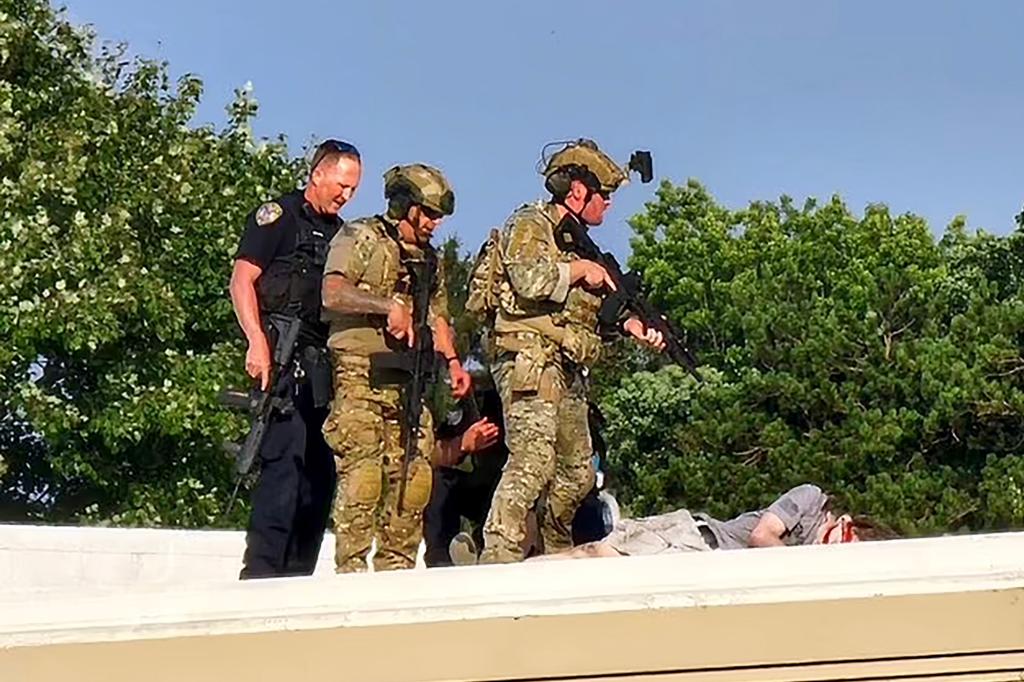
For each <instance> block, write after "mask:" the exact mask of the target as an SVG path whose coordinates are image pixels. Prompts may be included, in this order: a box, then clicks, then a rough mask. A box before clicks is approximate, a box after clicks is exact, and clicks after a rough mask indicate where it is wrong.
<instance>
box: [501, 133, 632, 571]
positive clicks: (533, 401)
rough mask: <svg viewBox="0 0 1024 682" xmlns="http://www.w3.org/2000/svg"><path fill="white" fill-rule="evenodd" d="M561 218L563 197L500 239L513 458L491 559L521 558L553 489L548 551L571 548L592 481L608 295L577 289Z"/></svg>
mask: <svg viewBox="0 0 1024 682" xmlns="http://www.w3.org/2000/svg"><path fill="white" fill-rule="evenodd" d="M591 144H592V143H591ZM594 149H596V147H595V148H594ZM589 150H590V148H589V147H587V148H586V149H583V150H580V149H579V148H575V147H570V148H569V150H568V151H567V152H562V154H563V155H565V154H567V153H568V156H569V160H570V162H574V163H575V162H577V161H578V160H579V158H582V159H583V160H584V161H590V160H591V159H592V155H591V154H590V151H589ZM596 153H597V154H600V155H601V159H600V160H601V163H605V166H602V168H601V169H600V170H601V171H602V172H601V173H599V174H598V175H599V177H600V178H601V180H602V186H603V188H605V189H606V190H607V191H614V189H615V188H617V187H618V185H619V184H621V183H622V182H623V181H624V180H625V175H624V174H623V173H622V171H621V170H620V169H618V168H617V167H615V166H614V164H613V162H611V161H610V160H609V159H607V157H605V156H604V155H603V154H601V153H600V152H596ZM576 155H580V157H577V156H576ZM563 158H564V157H563ZM553 161H554V159H553ZM552 168H553V166H552V165H549V170H550V169H552ZM560 220H561V218H560V216H559V212H558V208H557V206H556V205H555V204H551V203H547V204H544V203H538V204H533V205H527V206H523V207H521V208H520V209H519V210H517V211H516V212H515V213H514V214H513V215H512V216H511V217H510V218H509V220H508V221H507V222H506V224H505V227H504V228H503V230H502V231H501V234H500V237H499V239H498V240H497V249H498V253H499V255H500V261H501V267H502V273H503V274H502V275H501V279H500V281H499V283H498V288H497V292H496V298H497V306H496V308H497V310H496V311H495V314H494V317H493V321H492V332H493V338H492V339H491V343H492V344H493V345H492V352H493V354H494V359H493V362H492V365H491V372H492V374H493V376H494V380H495V384H496V385H497V387H498V390H499V392H500V394H501V399H502V405H503V410H504V415H505V442H506V444H507V445H508V450H509V458H508V462H507V463H506V465H505V469H504V471H503V472H502V478H501V482H500V483H499V484H498V487H497V490H496V491H495V494H494V499H493V501H492V503H491V510H490V513H489V515H488V517H487V521H486V523H485V525H484V545H485V547H484V552H483V554H482V555H481V560H482V561H484V562H489V563H493V562H505V561H518V560H520V559H522V549H521V546H522V541H523V539H524V538H525V536H526V523H527V515H528V512H529V510H530V509H531V508H532V507H533V505H534V503H535V502H536V501H537V499H538V498H539V497H540V495H541V494H542V493H543V492H544V491H545V490H546V491H547V503H546V510H545V512H544V514H543V515H542V518H541V521H540V532H541V535H542V537H543V539H544V545H545V551H546V552H557V551H560V550H563V549H566V548H568V547H569V546H570V545H571V544H572V536H571V530H570V529H571V524H572V519H573V516H574V514H575V513H576V509H577V508H578V507H579V504H580V502H581V501H582V500H583V498H584V497H585V496H586V494H587V492H588V491H589V490H590V489H591V488H592V487H593V485H594V477H595V473H594V471H593V467H592V465H591V455H592V450H593V448H592V446H591V439H590V430H589V427H588V422H587V415H588V407H587V373H588V369H589V367H591V366H593V364H594V363H595V362H596V361H597V360H598V359H599V357H600V354H601V348H602V343H601V338H600V336H599V335H598V333H597V327H598V312H599V310H600V307H601V303H602V300H603V299H602V297H601V296H599V295H595V294H593V293H590V292H588V291H587V290H585V289H583V288H582V287H579V286H570V272H569V270H570V265H569V264H570V263H571V262H572V261H573V260H576V259H577V256H576V255H575V254H573V253H569V252H566V251H563V250H562V249H560V248H559V247H558V245H557V243H556V242H555V230H556V228H557V227H558V224H559V222H560Z"/></svg>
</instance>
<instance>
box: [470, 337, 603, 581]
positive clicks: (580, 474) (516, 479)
mask: <svg viewBox="0 0 1024 682" xmlns="http://www.w3.org/2000/svg"><path fill="white" fill-rule="evenodd" d="M524 354H525V355H524ZM491 372H492V374H493V376H494V381H495V384H496V385H497V387H498V391H499V392H500V394H501V401H502V406H503V410H504V415H505V443H506V444H507V445H508V450H509V455H508V462H507V463H506V464H505V468H504V470H503V471H502V475H501V481H500V482H499V483H498V487H497V489H496V490H495V492H494V499H493V500H492V502H491V509H490V512H489V514H488V516H487V521H486V523H485V524H484V552H483V554H482V555H481V561H483V562H487V563H497V562H508V561H519V560H521V559H522V558H523V550H522V542H523V540H524V539H525V537H526V523H527V515H528V513H529V511H530V509H531V508H532V507H533V505H534V503H535V502H536V501H537V499H538V497H540V495H541V493H542V492H543V491H544V490H545V489H547V509H546V511H545V513H544V514H543V516H542V518H541V520H540V523H539V525H540V532H541V535H542V536H543V538H544V551H545V552H557V551H560V550H563V549H568V548H569V547H570V546H571V545H572V534H571V527H572V519H573V516H574V515H575V513H576V509H577V508H578V507H579V504H580V502H581V501H582V500H583V498H584V497H586V494H587V492H588V491H589V490H590V489H591V488H592V487H593V485H594V470H593V466H592V464H591V455H592V447H591V442H590V429H589V426H588V423H587V400H586V381H585V379H584V377H583V376H582V374H581V373H580V372H579V371H578V370H567V369H566V368H565V367H564V366H563V364H562V362H561V360H560V358H559V357H558V356H557V355H554V356H552V354H551V353H545V352H543V351H542V350H540V349H529V348H527V349H524V350H521V351H519V352H518V353H507V352H506V353H501V354H500V355H498V357H497V358H496V359H495V362H494V363H493V364H492V366H491Z"/></svg>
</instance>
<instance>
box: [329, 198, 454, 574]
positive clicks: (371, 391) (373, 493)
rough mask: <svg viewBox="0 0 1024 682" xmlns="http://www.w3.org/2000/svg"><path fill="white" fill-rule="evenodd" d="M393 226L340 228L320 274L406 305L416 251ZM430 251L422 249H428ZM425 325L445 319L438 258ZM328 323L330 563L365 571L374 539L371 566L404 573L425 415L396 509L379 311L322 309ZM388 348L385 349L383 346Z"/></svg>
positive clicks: (427, 431)
mask: <svg viewBox="0 0 1024 682" xmlns="http://www.w3.org/2000/svg"><path fill="white" fill-rule="evenodd" d="M396 226H397V221H396V220H394V219H393V218H390V217H388V216H374V217H371V218H364V219H361V220H357V221H354V222H351V223H348V224H347V225H346V226H345V227H344V228H343V229H342V231H340V232H339V233H338V235H337V236H336V237H335V238H334V239H333V240H332V241H331V249H330V252H329V254H328V257H327V264H326V266H325V268H324V273H325V275H329V274H340V275H342V276H343V277H345V279H346V280H348V281H349V282H350V283H352V284H355V285H356V286H358V287H359V288H361V289H364V290H366V291H369V292H370V293H373V294H376V295H378V296H382V297H387V298H392V297H394V298H398V299H399V300H402V301H403V302H404V303H406V305H410V306H411V299H410V289H411V284H410V279H409V273H408V271H407V269H406V267H405V264H404V262H403V261H404V258H406V257H413V258H415V257H416V256H417V251H418V248H417V247H415V246H411V245H408V244H406V243H405V242H403V241H402V240H401V239H400V238H399V237H398V233H397V227H396ZM428 248H429V247H428ZM438 268H439V270H438V274H437V288H436V290H435V292H434V294H433V297H432V299H431V303H430V319H431V320H432V319H434V318H436V317H437V316H442V317H444V318H447V317H448V303H447V295H446V293H445V292H446V290H445V284H444V275H443V272H442V271H441V270H440V261H439V262H438ZM325 314H326V315H327V317H328V318H329V320H330V323H331V335H330V338H329V340H328V347H329V349H330V352H331V360H332V364H333V368H334V391H335V394H334V400H333V402H332V403H331V412H330V415H329V416H328V417H327V420H326V422H325V423H324V427H323V431H324V439H325V440H326V441H327V444H328V445H330V446H331V449H333V450H334V453H335V465H336V468H337V472H338V487H337V492H336V493H335V498H334V528H335V530H334V532H335V542H336V549H335V564H336V569H337V571H338V572H342V573H349V572H356V571H362V570H364V569H365V568H366V563H365V556H366V554H367V553H368V552H369V550H370V546H371V543H372V542H373V540H374V539H376V540H377V551H376V554H375V555H374V568H375V569H376V570H388V569H397V568H412V567H413V566H414V565H415V561H416V552H417V550H418V548H419V543H420V539H421V538H422V535H423V508H424V507H425V506H426V505H427V502H428V501H429V500H430V489H431V478H432V470H431V465H430V453H431V452H432V451H433V449H434V437H433V432H434V430H433V423H432V419H431V415H430V410H428V409H426V408H425V407H424V409H423V412H422V418H421V420H420V427H421V431H420V433H421V437H420V442H419V447H418V449H417V456H416V458H415V460H413V461H412V462H411V463H410V466H409V473H408V478H407V481H406V488H405V498H404V500H403V505H402V506H403V508H402V509H401V510H399V509H398V486H399V482H400V477H401V467H402V457H403V447H402V443H401V440H400V433H401V423H402V422H401V418H402V415H401V414H400V392H399V387H397V386H386V387H382V388H374V387H372V386H371V385H370V381H369V373H370V361H369V356H370V354H372V353H377V352H385V351H388V350H394V349H395V348H397V347H398V346H397V345H396V344H397V343H400V342H396V341H395V340H394V339H392V338H391V337H390V336H386V331H385V329H386V324H387V321H386V318H385V316H383V315H343V314H339V313H325ZM389 344H391V346H393V348H389Z"/></svg>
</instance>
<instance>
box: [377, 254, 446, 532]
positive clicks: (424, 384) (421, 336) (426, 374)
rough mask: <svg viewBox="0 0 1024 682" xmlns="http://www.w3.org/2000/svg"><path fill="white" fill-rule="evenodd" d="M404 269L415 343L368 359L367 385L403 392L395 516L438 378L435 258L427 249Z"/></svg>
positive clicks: (403, 494)
mask: <svg viewBox="0 0 1024 682" xmlns="http://www.w3.org/2000/svg"><path fill="white" fill-rule="evenodd" d="M405 265H406V267H407V268H408V270H409V275H410V278H411V280H412V318H413V321H412V329H413V336H414V338H415V342H414V344H413V347H412V349H410V350H405V351H396V352H384V353H373V354H371V355H370V383H371V385H372V386H374V387H379V386H386V385H394V384H400V385H402V386H403V390H402V401H401V407H402V431H401V440H402V446H403V448H404V452H403V454H402V473H401V478H400V479H399V482H398V513H399V514H401V513H402V503H403V502H404V501H405V484H406V478H408V475H409V465H410V464H411V463H412V460H413V458H415V457H416V448H417V447H418V446H419V438H420V420H421V418H422V416H423V399H424V397H425V395H426V392H427V390H428V388H429V387H430V385H432V384H433V383H434V382H435V381H436V380H437V376H438V360H437V353H436V352H435V351H434V335H433V333H432V332H431V330H430V324H429V323H428V322H427V317H428V313H429V311H430V297H431V295H432V294H433V293H434V287H435V285H436V282H435V279H436V276H437V255H436V254H435V253H434V251H433V250H432V249H430V248H426V249H424V250H423V258H422V259H408V260H406V261H405Z"/></svg>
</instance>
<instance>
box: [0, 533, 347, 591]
mask: <svg viewBox="0 0 1024 682" xmlns="http://www.w3.org/2000/svg"><path fill="white" fill-rule="evenodd" d="M244 550H245V533H243V532H240V531H206V530H204V531H191V530H170V529H158V528H96V527H75V526H31V525H3V524H0V590H8V591H10V590H16V589H20V590H40V589H52V588H55V587H70V586H82V587H95V586H102V585H109V586H113V587H118V588H124V587H127V586H135V585H166V584H173V583H178V584H184V585H194V584H197V583H205V582H210V581H214V582H219V581H225V580H234V579H236V578H237V577H238V572H239V571H240V570H241V568H242V552H243V551H244ZM316 572H317V573H318V574H320V573H323V574H333V573H334V536H333V535H331V534H330V533H328V534H326V535H325V537H324V542H323V545H321V547H320V558H319V561H318V562H317V570H316Z"/></svg>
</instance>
